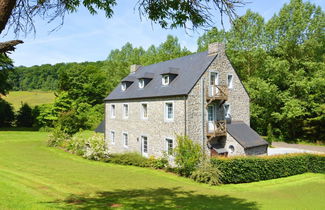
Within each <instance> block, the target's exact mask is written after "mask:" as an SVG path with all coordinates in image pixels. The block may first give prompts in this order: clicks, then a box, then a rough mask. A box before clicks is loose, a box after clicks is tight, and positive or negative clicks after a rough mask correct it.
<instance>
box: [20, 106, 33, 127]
mask: <svg viewBox="0 0 325 210" xmlns="http://www.w3.org/2000/svg"><path fill="white" fill-rule="evenodd" d="M34 121H35V120H34V116H33V109H32V108H31V107H30V106H29V105H28V104H27V103H23V104H22V105H21V107H20V109H19V111H18V114H17V117H16V125H17V126H18V127H32V126H33V123H34Z"/></svg>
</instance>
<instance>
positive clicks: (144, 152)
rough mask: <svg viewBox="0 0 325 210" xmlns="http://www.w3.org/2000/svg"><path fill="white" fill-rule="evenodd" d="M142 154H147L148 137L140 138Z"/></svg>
mask: <svg viewBox="0 0 325 210" xmlns="http://www.w3.org/2000/svg"><path fill="white" fill-rule="evenodd" d="M141 139H142V153H143V154H144V155H146V154H148V137H146V136H142V137H141Z"/></svg>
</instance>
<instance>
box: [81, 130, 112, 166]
mask: <svg viewBox="0 0 325 210" xmlns="http://www.w3.org/2000/svg"><path fill="white" fill-rule="evenodd" d="M84 150H85V151H84V154H83V157H85V158H87V159H90V160H102V159H104V158H107V157H108V152H107V148H106V143H105V140H104V136H103V135H102V134H98V133H97V134H94V135H93V136H92V137H90V138H88V139H86V141H85V144H84Z"/></svg>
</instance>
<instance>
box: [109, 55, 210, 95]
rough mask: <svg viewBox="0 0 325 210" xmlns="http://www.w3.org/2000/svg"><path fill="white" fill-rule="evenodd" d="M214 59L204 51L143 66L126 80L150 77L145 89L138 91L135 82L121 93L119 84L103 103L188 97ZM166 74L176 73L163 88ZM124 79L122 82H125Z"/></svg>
mask: <svg viewBox="0 0 325 210" xmlns="http://www.w3.org/2000/svg"><path fill="white" fill-rule="evenodd" d="M215 58H216V55H214V56H208V52H207V51H206V52H201V53H195V54H192V55H188V56H184V57H181V58H176V59H173V60H168V61H164V62H161V63H156V64H152V65H149V66H143V67H141V68H140V69H139V70H137V71H136V72H134V73H130V75H128V76H127V77H126V78H129V77H130V76H132V78H134V77H135V78H138V79H139V78H143V77H144V76H146V77H149V76H152V80H151V81H150V82H149V83H148V85H146V87H144V88H142V89H140V88H139V87H138V84H137V82H133V83H132V85H130V87H129V88H128V89H127V90H126V91H122V90H121V87H120V86H121V84H119V85H118V86H117V87H116V88H115V89H114V90H113V91H112V92H111V93H110V94H109V96H108V97H106V98H105V101H110V100H126V99H137V98H155V97H165V96H180V95H188V94H189V93H190V91H191V89H192V88H193V87H194V85H195V84H196V82H197V81H198V80H199V79H200V77H201V76H202V74H203V73H204V72H205V71H206V69H207V68H208V67H209V65H210V64H211V62H212V61H213V60H214V59H215ZM167 72H169V73H173V74H175V73H177V76H176V78H175V79H174V80H173V81H172V82H171V83H170V84H169V85H167V86H163V85H162V83H161V75H162V74H166V73H167ZM126 78H124V79H123V80H122V81H125V80H126ZM127 80H129V79H127Z"/></svg>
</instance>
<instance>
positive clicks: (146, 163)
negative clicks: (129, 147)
mask: <svg viewBox="0 0 325 210" xmlns="http://www.w3.org/2000/svg"><path fill="white" fill-rule="evenodd" d="M105 161H106V162H109V163H116V164H121V165H132V166H139V167H151V168H156V169H163V168H166V167H168V160H167V159H166V157H162V158H158V159H156V158H154V157H150V158H146V157H144V156H142V155H141V154H139V153H137V152H127V153H121V154H110V155H109V158H107V159H105Z"/></svg>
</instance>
